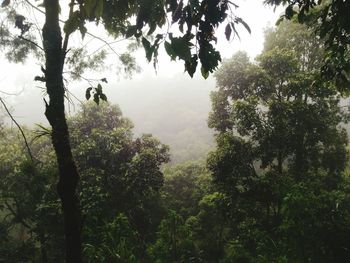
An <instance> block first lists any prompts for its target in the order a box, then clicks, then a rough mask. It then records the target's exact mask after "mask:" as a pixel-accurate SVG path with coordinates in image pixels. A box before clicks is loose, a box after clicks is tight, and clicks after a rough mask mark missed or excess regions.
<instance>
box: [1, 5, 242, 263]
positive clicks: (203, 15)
mask: <svg viewBox="0 0 350 263" xmlns="http://www.w3.org/2000/svg"><path fill="white" fill-rule="evenodd" d="M9 4H10V1H4V2H3V3H2V6H3V7H6V6H8V5H9ZM230 5H234V4H232V3H231V2H230V1H219V0H215V1H209V0H202V1H199V0H196V1H189V2H185V3H184V2H183V1H182V0H181V1H179V2H178V1H174V0H167V1H145V0H143V1H142V0H140V1H136V0H133V1H117V2H116V1H101V0H96V1H83V0H78V1H75V0H71V1H70V3H69V4H68V6H69V17H68V20H66V22H65V23H64V27H63V31H64V37H63V34H62V31H61V26H60V17H59V15H60V10H61V7H60V3H59V1H58V0H45V1H44V2H43V4H42V6H43V8H44V13H45V23H44V26H43V29H42V40H43V51H44V54H45V59H44V60H45V67H43V68H42V71H43V73H44V76H43V77H39V78H37V80H42V81H44V82H45V85H46V92H47V94H48V97H49V101H47V102H45V106H46V110H45V116H46V118H47V119H48V121H49V123H50V126H51V128H52V131H51V138H52V144H53V147H54V150H55V153H56V157H57V163H58V168H59V181H58V184H57V190H58V194H59V196H60V199H61V201H62V209H63V215H64V232H65V238H66V246H65V247H66V259H67V262H75V263H78V262H81V229H82V222H81V213H80V209H79V200H78V197H77V193H76V188H77V184H78V181H79V173H78V170H77V167H76V164H75V162H74V158H73V155H72V151H71V146H70V142H69V132H68V126H67V122H66V117H65V108H64V98H65V93H66V91H65V85H64V81H63V70H64V67H65V63H66V62H67V61H66V56H67V53H68V52H69V49H68V42H69V38H70V36H71V34H72V33H74V32H75V31H77V30H79V31H80V32H81V34H82V36H84V35H85V34H86V33H87V29H86V27H85V23H86V22H88V21H95V22H97V23H98V22H101V23H102V24H103V26H104V27H105V28H106V30H107V31H108V33H110V34H111V35H113V36H115V37H120V36H122V37H131V36H134V37H135V38H136V39H138V41H139V42H141V43H142V45H143V47H144V48H145V51H146V57H147V59H148V60H149V61H150V60H152V58H153V60H154V61H155V62H156V61H157V54H158V47H159V45H160V44H161V42H164V45H165V48H166V51H167V53H168V54H169V56H170V57H171V58H172V59H174V60H175V59H176V58H179V59H180V60H183V61H184V62H185V70H186V71H187V72H188V73H189V74H190V75H191V76H192V75H193V74H194V72H195V71H196V68H197V64H198V62H200V64H201V65H202V66H201V72H202V75H203V76H204V77H207V76H208V74H209V73H210V72H213V70H215V69H216V67H217V66H218V63H219V61H220V60H221V58H220V53H219V52H218V51H216V50H215V48H214V46H213V45H212V43H213V42H215V41H217V38H216V37H215V35H214V34H213V32H214V30H215V29H216V28H217V27H218V25H219V24H221V23H223V22H224V21H225V19H226V18H228V19H229V23H228V25H227V30H226V32H227V34H226V35H227V38H230V35H231V33H230V32H232V29H234V30H235V25H237V24H242V25H244V26H245V27H246V28H247V29H248V26H247V25H246V23H245V22H244V21H243V20H242V19H241V18H239V17H236V16H235V15H234V14H231V15H230V16H229V13H230V10H231V9H230ZM168 16H170V17H171V19H172V23H173V24H175V23H176V24H177V25H178V28H179V29H180V32H181V33H180V34H179V35H180V36H179V37H175V36H174V34H171V33H169V32H167V33H168V34H166V35H162V34H157V35H156V36H155V41H154V43H153V44H151V42H150V41H149V40H148V39H147V36H144V31H145V30H148V32H147V35H151V34H152V33H154V32H155V30H156V29H157V27H158V28H161V27H162V26H164V25H165V24H166V21H167V18H168ZM15 25H16V26H17V27H18V28H19V29H20V30H21V37H22V38H23V35H24V34H25V33H26V32H27V31H28V29H29V28H30V24H28V23H26V22H25V17H24V16H22V15H20V16H19V15H16V16H15ZM195 29H197V30H195ZM194 31H195V32H194ZM165 37H168V39H169V41H166V40H165ZM30 43H33V41H30ZM91 91H92V88H89V89H88V90H87V98H89V97H90V95H91ZM94 91H95V94H94V100H95V101H96V102H99V100H100V99H102V100H106V97H105V95H104V94H103V93H102V89H101V86H97V87H96V88H95V89H94Z"/></svg>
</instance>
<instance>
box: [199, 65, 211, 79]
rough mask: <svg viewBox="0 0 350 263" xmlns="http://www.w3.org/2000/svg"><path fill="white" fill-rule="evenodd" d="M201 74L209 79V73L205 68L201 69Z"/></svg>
mask: <svg viewBox="0 0 350 263" xmlns="http://www.w3.org/2000/svg"><path fill="white" fill-rule="evenodd" d="M201 73H202V76H203V78H205V79H207V78H208V77H209V71H208V70H206V69H205V68H204V67H201Z"/></svg>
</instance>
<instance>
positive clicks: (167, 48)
mask: <svg viewBox="0 0 350 263" xmlns="http://www.w3.org/2000/svg"><path fill="white" fill-rule="evenodd" d="M164 47H165V51H166V53H168V55H169V56H170V58H171V59H172V60H175V59H176V54H175V51H174V49H173V48H172V46H171V44H170V43H169V42H168V41H165V42H164Z"/></svg>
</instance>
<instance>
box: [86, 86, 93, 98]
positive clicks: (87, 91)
mask: <svg viewBox="0 0 350 263" xmlns="http://www.w3.org/2000/svg"><path fill="white" fill-rule="evenodd" d="M91 90H92V87H89V88H87V89H86V92H85V98H86V100H89V99H90V98H91Z"/></svg>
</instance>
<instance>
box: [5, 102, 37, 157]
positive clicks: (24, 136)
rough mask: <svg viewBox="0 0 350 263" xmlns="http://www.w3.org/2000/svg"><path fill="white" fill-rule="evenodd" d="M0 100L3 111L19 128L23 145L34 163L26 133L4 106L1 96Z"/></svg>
mask: <svg viewBox="0 0 350 263" xmlns="http://www.w3.org/2000/svg"><path fill="white" fill-rule="evenodd" d="M0 102H1V103H2V105H3V106H4V108H5V111H6V112H7V114H8V115H9V117H10V118H11V120H12V121H13V122H14V124H15V125H16V126H17V128H18V129H19V131H20V132H21V134H22V137H23V140H24V143H25V146H26V148H27V151H28V155H29V157H30V159H31V161H32V162H33V163H34V157H33V155H32V152H31V150H30V147H29V144H28V141H27V137H26V135H25V134H24V131H23V129H22V127H21V126H20V125H19V123H18V122H17V121H16V119H15V118H14V117H13V115H12V114H11V112H10V110H9V109H8V108H7V106H6V103H5V102H4V100H3V99H2V98H0Z"/></svg>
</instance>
